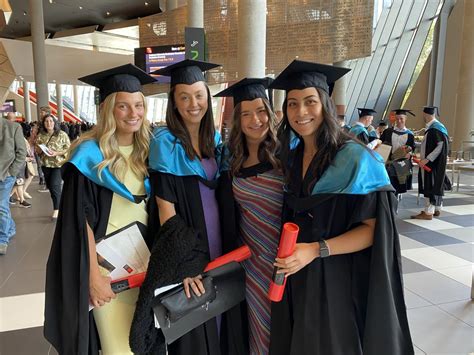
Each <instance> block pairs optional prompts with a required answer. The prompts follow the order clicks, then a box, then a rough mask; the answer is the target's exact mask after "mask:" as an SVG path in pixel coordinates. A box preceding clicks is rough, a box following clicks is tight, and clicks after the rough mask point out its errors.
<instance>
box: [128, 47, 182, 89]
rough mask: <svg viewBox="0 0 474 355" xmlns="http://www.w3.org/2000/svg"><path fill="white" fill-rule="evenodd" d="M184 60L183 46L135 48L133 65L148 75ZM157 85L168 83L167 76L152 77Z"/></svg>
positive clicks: (168, 78)
mask: <svg viewBox="0 0 474 355" xmlns="http://www.w3.org/2000/svg"><path fill="white" fill-rule="evenodd" d="M184 59H185V47H184V44H178V45H171V46H156V47H143V48H135V65H136V66H137V67H139V68H141V69H142V70H144V71H146V72H147V73H148V74H150V73H151V72H153V71H155V70H158V69H161V68H163V67H167V66H168V65H171V64H174V63H178V62H181V61H182V60H184ZM152 76H153V77H154V78H156V79H157V82H158V83H169V82H170V77H169V76H161V75H153V74H152Z"/></svg>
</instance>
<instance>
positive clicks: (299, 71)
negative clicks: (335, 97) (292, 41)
mask: <svg viewBox="0 0 474 355" xmlns="http://www.w3.org/2000/svg"><path fill="white" fill-rule="evenodd" d="M349 71H350V69H347V68H340V67H335V66H332V65H326V64H319V63H312V62H305V61H302V60H297V59H295V60H294V61H292V62H291V63H290V64H289V65H288V66H287V67H286V68H285V69H283V71H282V72H281V73H280V75H278V76H277V77H276V79H275V80H274V81H273V83H272V84H271V85H270V88H271V89H280V90H286V91H287V92H288V91H290V90H294V89H298V90H301V89H305V88H308V87H315V88H319V89H322V90H324V91H326V92H327V93H328V94H329V95H331V93H332V88H333V87H334V83H335V82H336V80H338V79H339V78H341V77H342V76H344V75H345V74H346V73H348V72H349Z"/></svg>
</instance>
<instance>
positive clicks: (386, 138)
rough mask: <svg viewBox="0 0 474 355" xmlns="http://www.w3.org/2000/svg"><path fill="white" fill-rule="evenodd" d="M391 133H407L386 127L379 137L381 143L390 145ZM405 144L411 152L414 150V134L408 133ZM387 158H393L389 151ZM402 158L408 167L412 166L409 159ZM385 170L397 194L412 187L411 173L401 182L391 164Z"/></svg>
mask: <svg viewBox="0 0 474 355" xmlns="http://www.w3.org/2000/svg"><path fill="white" fill-rule="evenodd" d="M393 133H395V134H399V135H403V134H407V133H402V132H398V131H395V130H394V129H393V128H387V129H386V130H385V131H383V133H382V136H381V137H380V140H381V141H382V142H383V144H387V145H390V146H392V134H393ZM405 145H407V146H409V147H411V149H412V152H414V151H415V136H414V135H413V134H411V133H408V138H407V142H406V143H405ZM389 160H393V158H392V153H390V156H389ZM402 160H403V161H404V162H405V163H406V164H408V165H409V167H410V168H411V167H412V162H411V159H402ZM387 170H388V176H389V177H390V183H391V184H392V186H393V188H394V189H395V191H396V192H397V194H403V193H405V192H407V191H408V190H411V189H412V188H413V187H412V184H413V173H412V174H410V175H409V176H408V177H407V178H406V182H405V183H404V184H401V183H400V182H399V181H398V178H397V176H396V171H395V168H394V167H393V166H389V165H388V166H387Z"/></svg>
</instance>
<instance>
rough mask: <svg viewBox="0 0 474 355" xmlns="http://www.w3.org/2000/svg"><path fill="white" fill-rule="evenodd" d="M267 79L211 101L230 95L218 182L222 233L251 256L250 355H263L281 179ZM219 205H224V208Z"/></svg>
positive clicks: (243, 82) (248, 273) (239, 85)
mask: <svg viewBox="0 0 474 355" xmlns="http://www.w3.org/2000/svg"><path fill="white" fill-rule="evenodd" d="M270 80H271V79H269V78H264V79H250V78H246V79H243V80H241V81H239V82H238V83H236V84H234V85H232V86H231V87H229V88H227V89H226V90H224V91H221V92H220V93H218V94H217V95H215V96H232V97H233V98H234V105H235V107H234V112H233V116H232V130H231V134H230V139H229V142H228V147H227V149H226V153H227V154H226V155H227V157H226V161H224V164H223V165H225V167H224V168H223V170H228V171H225V172H222V175H221V177H220V182H219V185H220V186H219V188H218V191H219V194H218V195H219V196H220V199H222V203H220V206H222V207H221V216H222V221H223V222H222V223H221V225H222V234H223V235H225V239H226V240H233V241H234V242H236V243H238V242H240V243H245V244H246V245H248V247H249V248H250V250H251V251H252V257H251V258H250V259H249V260H246V261H245V262H243V263H242V266H243V267H244V269H245V272H246V287H247V289H246V300H247V305H248V307H247V310H248V323H249V328H248V329H249V347H250V354H268V347H269V345H270V308H271V303H270V301H269V300H268V298H267V293H268V288H269V284H270V280H271V277H272V272H273V260H274V259H275V256H276V250H277V245H278V239H279V235H280V228H281V207H282V203H283V174H282V171H281V169H280V163H279V160H278V159H277V158H276V151H277V148H278V142H277V139H276V117H275V114H274V113H273V111H272V109H271V107H270V103H269V101H268V97H267V94H266V88H267V87H268V84H269V82H270ZM224 201H225V202H226V203H224Z"/></svg>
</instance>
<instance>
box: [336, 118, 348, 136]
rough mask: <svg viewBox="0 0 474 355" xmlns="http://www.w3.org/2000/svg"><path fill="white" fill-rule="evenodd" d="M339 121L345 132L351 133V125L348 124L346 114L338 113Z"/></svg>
mask: <svg viewBox="0 0 474 355" xmlns="http://www.w3.org/2000/svg"><path fill="white" fill-rule="evenodd" d="M337 122H338V123H339V126H340V127H341V128H342V130H343V131H344V132H346V133H349V131H350V130H351V126H349V125H348V124H346V115H337Z"/></svg>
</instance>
